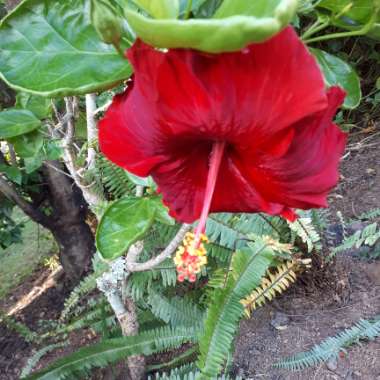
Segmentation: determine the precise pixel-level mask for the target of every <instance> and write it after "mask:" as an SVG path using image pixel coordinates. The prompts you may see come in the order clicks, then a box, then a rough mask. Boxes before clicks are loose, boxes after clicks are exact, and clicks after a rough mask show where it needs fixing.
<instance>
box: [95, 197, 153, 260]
mask: <svg viewBox="0 0 380 380" xmlns="http://www.w3.org/2000/svg"><path fill="white" fill-rule="evenodd" d="M155 214H156V204H155V201H152V199H151V198H146V197H139V198H134V197H132V198H131V197H128V198H122V199H120V200H118V201H116V202H114V203H112V204H111V206H110V207H109V208H108V209H107V210H106V212H105V213H104V215H103V217H102V219H101V221H100V223H99V226H98V229H97V231H96V246H97V248H98V250H99V252H100V254H101V256H102V257H103V258H104V259H106V260H113V259H116V258H117V257H119V256H121V255H123V254H125V253H126V252H127V250H128V248H129V247H130V246H131V244H133V243H134V242H136V241H137V240H138V239H141V238H142V237H143V236H144V235H145V233H146V232H147V231H148V230H149V228H150V226H151V225H152V223H153V221H154V218H155Z"/></svg>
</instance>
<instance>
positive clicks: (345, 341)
mask: <svg viewBox="0 0 380 380" xmlns="http://www.w3.org/2000/svg"><path fill="white" fill-rule="evenodd" d="M379 335H380V316H377V317H376V318H375V320H373V321H368V320H360V321H359V322H358V323H357V324H356V325H354V326H353V327H351V328H349V329H346V330H344V331H342V332H341V333H339V334H338V335H336V336H334V337H329V338H327V339H326V340H324V341H323V342H322V343H321V344H319V345H316V346H314V347H313V348H312V349H311V350H310V351H307V352H301V353H299V354H296V355H294V356H291V357H289V358H286V359H283V360H281V361H280V362H278V363H276V364H274V367H276V368H284V369H288V370H291V371H300V370H303V369H305V368H307V367H312V366H315V365H317V364H319V363H321V362H326V361H327V360H329V359H331V358H334V357H337V356H338V355H339V352H341V351H343V350H344V348H347V347H349V346H351V345H352V344H353V343H356V342H358V341H359V340H360V339H374V338H376V337H377V336H379Z"/></svg>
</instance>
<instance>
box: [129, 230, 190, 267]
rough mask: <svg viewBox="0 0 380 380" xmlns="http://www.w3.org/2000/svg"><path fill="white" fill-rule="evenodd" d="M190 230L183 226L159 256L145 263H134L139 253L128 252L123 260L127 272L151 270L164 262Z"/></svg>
mask: <svg viewBox="0 0 380 380" xmlns="http://www.w3.org/2000/svg"><path fill="white" fill-rule="evenodd" d="M190 229H191V225H190V224H183V225H182V227H181V228H180V229H179V230H178V232H177V234H176V235H175V236H174V238H173V240H172V241H171V242H170V243H169V244H168V246H167V247H166V248H165V249H164V250H163V251H162V252H161V253H160V254H159V255H157V256H156V257H153V258H152V259H150V260H148V261H146V262H145V263H137V262H136V260H137V258H138V256H139V254H140V253H141V252H140V253H138V254H136V252H130V251H131V250H130V251H128V254H127V257H126V259H125V265H126V269H127V270H128V271H129V272H143V271H146V270H150V269H153V268H154V267H156V266H157V265H159V264H161V263H162V262H163V261H164V260H166V259H167V258H168V257H170V256H171V255H172V254H173V253H174V252H175V250H176V249H177V247H178V245H179V244H180V243H181V242H182V240H183V239H184V237H185V235H186V232H188V231H189V230H190ZM132 247H133V246H132ZM132 247H131V248H132Z"/></svg>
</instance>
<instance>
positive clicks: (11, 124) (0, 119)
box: [0, 108, 41, 139]
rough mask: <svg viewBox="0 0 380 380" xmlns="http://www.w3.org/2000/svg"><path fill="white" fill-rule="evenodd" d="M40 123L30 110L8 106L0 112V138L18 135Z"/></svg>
mask: <svg viewBox="0 0 380 380" xmlns="http://www.w3.org/2000/svg"><path fill="white" fill-rule="evenodd" d="M40 125H41V121H40V120H38V119H37V118H36V117H35V116H34V115H33V113H32V112H30V111H28V110H20V109H16V108H10V109H8V110H5V111H2V112H0V139H8V138H10V137H15V136H20V135H23V134H24V133H28V132H31V131H34V130H35V129H37V128H38V127H39V126H40Z"/></svg>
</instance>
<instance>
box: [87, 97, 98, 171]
mask: <svg viewBox="0 0 380 380" xmlns="http://www.w3.org/2000/svg"><path fill="white" fill-rule="evenodd" d="M95 112H96V95H95V94H87V95H86V117H87V168H88V169H93V168H94V167H95V159H96V150H95V149H94V147H93V146H94V144H95V143H96V141H97V139H98V130H97V126H96V120H95Z"/></svg>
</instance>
